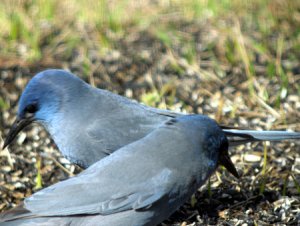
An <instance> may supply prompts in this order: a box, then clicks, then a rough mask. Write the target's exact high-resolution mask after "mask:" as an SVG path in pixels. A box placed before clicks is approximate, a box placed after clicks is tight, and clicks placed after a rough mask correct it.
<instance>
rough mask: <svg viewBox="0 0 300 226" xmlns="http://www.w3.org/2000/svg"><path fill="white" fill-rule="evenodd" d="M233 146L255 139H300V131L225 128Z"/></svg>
mask: <svg viewBox="0 0 300 226" xmlns="http://www.w3.org/2000/svg"><path fill="white" fill-rule="evenodd" d="M223 131H224V132H225V134H226V136H227V138H228V140H229V143H230V145H231V146H235V145H239V144H245V143H248V142H254V141H280V140H290V139H300V132H288V131H256V130H238V129H229V128H223Z"/></svg>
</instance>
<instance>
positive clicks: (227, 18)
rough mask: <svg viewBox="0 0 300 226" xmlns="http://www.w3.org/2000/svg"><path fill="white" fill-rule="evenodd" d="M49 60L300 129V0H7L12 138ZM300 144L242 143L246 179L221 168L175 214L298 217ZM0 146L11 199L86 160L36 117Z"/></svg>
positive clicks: (177, 102)
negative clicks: (74, 158)
mask: <svg viewBox="0 0 300 226" xmlns="http://www.w3.org/2000/svg"><path fill="white" fill-rule="evenodd" d="M47 68H63V69H66V70H70V71H71V72H73V73H75V74H76V75H78V76H80V77H81V78H82V79H84V80H85V81H87V82H88V83H90V84H92V85H93V86H97V87H99V88H103V89H107V90H110V91H112V92H115V93H118V94H121V95H124V96H127V97H129V98H133V99H135V100H138V101H140V102H143V103H145V104H147V105H151V106H154V107H159V108H166V109H171V110H175V111H182V112H188V113H201V114H207V115H209V116H210V117H212V118H214V119H216V120H217V121H218V122H219V123H221V124H224V125H228V126H236V127H237V126H238V127H242V128H251V129H280V130H281V129H284V130H286V129H287V130H296V131H300V122H299V118H300V112H299V110H300V96H299V94H300V1H296V0H250V1H243V0H231V1H230V0H198V1H197V0H186V1H185V0H173V1H172V0H162V1H154V0H153V1H151V0H145V1H133V0H101V1H92V0H86V1H83V0H79V1H68V0H65V1H62V0H60V1H58V0H52V1H47V0H28V1H25V0H23V1H22V0H19V1H14V0H13V1H9V0H2V1H1V2H0V87H1V89H0V122H1V124H0V132H1V137H2V139H4V137H5V136H6V134H7V132H8V129H9V126H10V125H11V124H12V121H13V120H14V117H15V112H16V109H17V101H18V98H19V95H20V94H21V92H22V90H23V89H24V86H25V85H26V83H27V82H28V80H29V79H30V78H32V76H33V75H34V74H35V73H37V72H39V71H41V70H44V69H47ZM299 147H300V146H299V141H296V142H283V143H276V144H270V143H268V142H266V143H263V144H262V143H260V144H253V145H252V146H250V145H246V146H242V147H238V148H235V149H232V150H231V156H232V159H233V161H234V162H235V163H236V165H237V167H238V168H239V170H240V173H241V174H242V175H243V176H242V178H241V179H240V180H236V179H234V178H232V177H231V176H229V174H228V173H227V172H226V171H224V170H223V169H220V170H219V171H218V172H217V173H216V174H215V175H214V176H213V177H212V178H211V180H210V182H209V183H208V184H207V185H206V186H204V187H203V188H201V192H199V193H197V194H196V195H195V196H194V198H193V199H192V200H191V202H190V203H187V204H186V205H185V206H184V207H182V208H181V209H180V210H179V211H178V212H177V213H175V214H174V216H172V217H171V219H170V220H168V221H166V222H165V223H164V225H205V224H212V225H248V224H249V225H263V224H265V225H268V224H290V225H296V224H297V223H299V222H300V216H299V211H300V182H299V181H300V153H299ZM0 157H1V158H0V210H6V209H9V208H12V207H13V206H15V205H16V204H17V203H19V202H20V201H21V200H22V199H23V198H24V197H25V196H28V195H30V194H31V193H32V192H34V191H36V190H37V189H40V188H41V187H46V186H49V185H50V184H53V183H55V182H57V181H59V180H62V179H64V178H67V177H69V176H71V175H74V174H76V173H77V172H79V171H80V169H79V168H77V167H75V166H74V165H70V163H68V161H67V160H65V159H64V158H62V157H61V155H60V154H59V153H58V152H57V149H56V147H55V144H53V142H52V141H51V139H50V138H49V136H48V135H47V134H46V132H45V131H44V130H43V129H42V127H39V126H37V125H35V126H31V127H29V128H28V129H27V132H26V133H25V132H23V133H21V134H20V135H19V136H18V139H17V140H16V141H15V142H14V145H12V146H11V147H10V150H9V152H8V150H4V151H1V152H0ZM186 164H188V163H186Z"/></svg>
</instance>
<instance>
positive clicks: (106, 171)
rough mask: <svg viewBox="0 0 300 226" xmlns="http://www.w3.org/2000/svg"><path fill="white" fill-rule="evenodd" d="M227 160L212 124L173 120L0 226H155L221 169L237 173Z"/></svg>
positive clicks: (200, 119) (32, 200) (28, 202)
mask: <svg viewBox="0 0 300 226" xmlns="http://www.w3.org/2000/svg"><path fill="white" fill-rule="evenodd" d="M224 159H225V161H224ZM228 159H229V157H228V141H227V139H226V136H225V134H224V133H223V132H222V130H221V129H220V128H219V126H218V125H217V123H215V122H214V121H213V120H212V119H210V118H208V117H206V116H202V115H190V116H182V117H178V118H177V119H171V120H168V121H167V122H166V123H164V124H162V125H161V126H160V127H158V128H157V129H155V130H153V132H151V133H149V134H148V135H146V136H145V137H144V138H142V139H140V140H138V141H135V142H133V143H131V144H128V145H126V146H124V147H122V148H120V149H119V150H117V151H116V152H114V153H112V154H111V155H109V156H107V157H106V158H104V159H102V160H100V161H98V162H96V163H95V164H93V165H92V166H90V167H89V168H88V169H86V170H84V171H83V172H82V173H80V174H79V175H77V176H75V177H72V178H69V179H67V180H65V181H62V182H59V183H57V184H54V185H52V186H50V187H48V188H45V189H42V190H41V191H39V192H37V193H35V194H34V195H32V196H31V197H29V198H27V199H25V201H24V206H23V207H19V210H20V209H21V210H22V211H16V210H15V211H14V210H12V211H10V212H8V213H4V214H2V215H0V219H2V221H3V222H2V223H0V225H1V226H7V225H11V223H18V224H19V223H20V225H23V224H24V225H27V224H28V225H40V223H41V222H44V225H124V226H126V225H128V226H134V225H136V226H143V225H151V226H153V225H156V224H158V223H160V222H162V221H163V220H164V219H166V218H167V217H168V216H169V215H171V214H172V213H173V212H174V211H176V209H178V208H179V207H180V206H181V205H182V204H183V203H184V202H185V201H186V200H187V199H188V198H189V197H190V196H191V195H192V194H193V193H194V192H195V191H196V190H197V188H199V187H200V186H201V185H202V184H203V183H204V182H205V181H206V179H207V178H208V177H209V176H210V175H211V174H212V173H213V172H214V171H215V169H216V167H217V166H218V165H219V164H223V165H224V166H225V167H227V168H228V169H229V170H230V167H233V168H234V166H233V164H232V162H231V161H230V160H228ZM233 174H235V175H237V173H236V171H235V169H234V170H233ZM0 222H1V220H0ZM42 225H43V224H42Z"/></svg>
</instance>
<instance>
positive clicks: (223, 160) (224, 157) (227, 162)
mask: <svg viewBox="0 0 300 226" xmlns="http://www.w3.org/2000/svg"><path fill="white" fill-rule="evenodd" d="M219 164H220V165H222V166H224V167H225V168H226V169H227V170H228V171H229V172H230V173H231V174H232V175H233V176H235V177H236V178H239V177H240V175H239V174H238V172H237V170H236V168H235V166H234V165H233V163H232V161H231V159H230V157H229V154H228V150H227V149H223V150H222V151H221V153H220V155H219Z"/></svg>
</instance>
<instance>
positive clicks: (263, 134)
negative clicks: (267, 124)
mask: <svg viewBox="0 0 300 226" xmlns="http://www.w3.org/2000/svg"><path fill="white" fill-rule="evenodd" d="M182 115H183V114H180V113H175V112H172V111H167V110H160V109H156V108H151V107H148V106H145V105H142V104H140V103H137V102H133V101H132V100H130V99H128V98H126V97H122V96H119V95H116V94H113V93H111V92H108V91H105V90H102V89H97V88H94V87H92V86H90V85H89V84H87V83H85V82H84V81H83V80H81V79H80V78H78V77H77V76H75V75H73V74H71V73H69V72H67V71H64V70H55V69H52V70H46V71H42V72H40V73H38V74H37V75H36V76H34V77H33V78H32V79H31V80H30V81H29V83H28V84H27V86H26V88H25V90H24V92H23V93H22V95H21V98H20V101H19V107H18V113H17V118H16V121H15V122H14V124H13V125H12V127H11V129H10V132H9V134H8V135H7V138H6V141H5V143H4V147H6V146H7V145H9V144H10V143H11V142H12V141H13V139H14V138H15V137H16V135H17V134H18V133H19V132H20V131H21V130H22V129H23V128H24V127H25V126H27V125H28V124H30V123H32V122H38V123H40V124H42V125H43V126H44V127H45V128H46V130H47V131H48V132H49V133H50V135H51V136H52V138H53V140H54V142H55V143H56V145H57V146H58V149H59V150H60V151H61V152H62V154H63V155H64V156H65V157H66V158H67V159H68V160H70V161H71V162H73V163H76V164H78V165H80V166H81V167H83V168H87V167H88V166H90V165H92V164H93V163H95V162H97V161H98V160H100V159H102V158H104V157H106V156H108V155H110V154H111V153H113V152H114V151H115V150H117V149H119V148H121V147H123V146H125V145H127V144H129V143H132V142H134V141H137V140H139V139H141V138H143V137H144V136H146V135H147V134H149V133H150V132H152V131H153V130H154V129H156V128H158V127H159V125H161V124H162V123H164V122H166V121H167V120H169V119H171V118H176V117H179V116H182ZM223 131H224V132H225V134H226V136H227V137H228V138H230V139H231V140H230V145H235V144H240V143H246V142H251V141H261V140H271V141H272V140H283V139H299V138H300V133H299V132H285V131H253V130H236V129H230V128H227V127H223ZM232 138H234V139H232Z"/></svg>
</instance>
